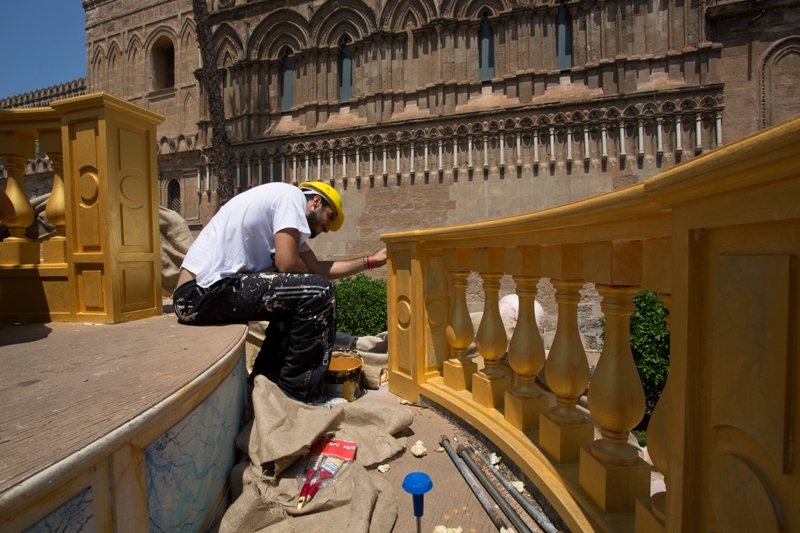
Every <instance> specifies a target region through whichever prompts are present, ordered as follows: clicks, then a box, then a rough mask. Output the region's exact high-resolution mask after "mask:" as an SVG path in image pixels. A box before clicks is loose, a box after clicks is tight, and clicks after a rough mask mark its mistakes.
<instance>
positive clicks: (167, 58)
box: [150, 36, 175, 91]
mask: <svg viewBox="0 0 800 533" xmlns="http://www.w3.org/2000/svg"><path fill="white" fill-rule="evenodd" d="M150 79H151V80H152V85H153V90H154V91H158V90H161V89H169V88H171V87H175V45H173V44H172V40H170V38H169V37H167V36H162V37H159V38H158V39H157V40H156V42H155V43H153V49H152V52H151V53H150Z"/></svg>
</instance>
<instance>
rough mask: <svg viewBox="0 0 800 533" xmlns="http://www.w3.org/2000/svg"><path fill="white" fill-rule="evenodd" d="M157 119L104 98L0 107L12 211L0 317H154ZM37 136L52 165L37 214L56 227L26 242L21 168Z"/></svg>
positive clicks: (28, 211)
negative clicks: (47, 195)
mask: <svg viewBox="0 0 800 533" xmlns="http://www.w3.org/2000/svg"><path fill="white" fill-rule="evenodd" d="M161 121H163V117H161V116H160V115H158V114H156V113H153V112H151V111H148V110H146V109H143V108H140V107H138V106H135V105H133V104H131V103H129V102H126V101H124V100H122V99H120V98H116V97H114V96H111V95H108V94H105V93H98V94H91V95H84V96H78V97H75V98H68V99H64V100H60V101H56V102H53V103H52V105H51V106H50V107H46V108H36V109H2V110H0V158H2V159H3V161H4V163H5V168H6V171H7V173H8V180H7V182H6V194H7V195H8V196H9V198H10V200H11V203H12V204H13V205H14V208H15V210H16V214H15V216H14V217H13V218H10V219H8V220H3V221H2V222H3V224H4V225H5V226H6V227H7V228H8V229H9V233H10V236H9V237H8V238H6V239H5V240H4V241H3V242H0V299H2V306H0V320H2V321H5V322H47V321H61V322H89V323H107V322H122V321H127V320H134V319H137V318H144V317H148V316H156V315H158V314H160V313H161V307H162V306H161V275H160V269H161V260H160V239H159V234H158V231H159V230H158V188H157V187H158V173H157V163H156V150H155V146H156V126H157V124H159V123H160V122H161ZM37 140H38V141H39V151H40V152H42V153H44V154H47V156H48V157H49V158H50V161H51V165H52V169H53V188H52V190H51V192H50V198H49V199H48V201H47V207H46V210H45V214H46V216H47V218H48V220H49V221H50V222H51V223H52V224H53V225H54V226H55V228H56V230H55V232H54V233H53V234H51V235H49V236H47V237H46V238H44V239H37V240H30V239H29V238H28V237H26V235H25V232H26V229H27V228H28V226H30V225H31V223H32V222H33V221H34V212H33V209H32V207H31V203H30V201H29V199H28V197H27V195H26V194H25V189H24V183H23V179H24V176H23V171H24V168H25V165H26V163H27V161H28V160H29V159H32V158H34V157H35V153H34V146H35V142H36V141H37Z"/></svg>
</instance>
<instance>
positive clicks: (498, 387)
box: [472, 248, 511, 409]
mask: <svg viewBox="0 0 800 533" xmlns="http://www.w3.org/2000/svg"><path fill="white" fill-rule="evenodd" d="M504 253H505V250H504V249H503V248H483V249H480V250H476V251H475V252H474V253H473V266H474V267H475V270H477V271H478V272H479V273H480V276H481V279H482V280H483V293H484V294H483V298H484V299H483V318H482V319H481V324H480V326H478V334H477V336H476V337H475V344H476V345H477V348H478V353H479V354H480V355H481V357H483V361H484V367H483V370H482V371H480V372H478V373H477V374H475V375H474V376H473V378H472V399H473V400H474V401H475V402H476V403H478V404H480V405H482V406H483V407H486V408H487V409H491V408H496V407H500V406H501V405H503V400H504V399H505V392H506V391H507V390H508V389H509V388H510V387H511V378H510V377H508V376H506V373H505V372H504V371H503V369H501V368H500V358H501V357H503V354H505V353H506V350H507V349H508V337H506V330H505V327H504V326H503V320H502V319H501V318H500V305H499V298H498V293H499V291H500V278H502V277H503V269H504V264H503V263H504V259H505V258H504Z"/></svg>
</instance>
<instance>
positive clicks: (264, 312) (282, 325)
mask: <svg viewBox="0 0 800 533" xmlns="http://www.w3.org/2000/svg"><path fill="white" fill-rule="evenodd" d="M173 306H174V308H175V314H176V315H177V316H178V318H179V319H180V320H181V322H184V323H186V324H230V323H244V322H251V321H262V320H268V321H269V327H268V328H267V330H266V335H265V339H264V344H263V345H262V347H261V351H260V352H259V353H258V357H257V358H256V361H255V364H254V367H253V374H263V375H264V376H266V377H267V378H269V379H270V380H272V381H274V382H275V383H277V384H278V386H279V387H280V388H281V390H283V392H285V393H286V394H288V395H289V396H291V397H293V398H296V399H298V400H301V401H309V400H313V399H315V398H316V397H318V396H319V395H321V394H322V389H323V386H324V384H323V378H324V376H325V372H326V371H327V370H328V364H329V363H330V359H331V352H332V351H333V339H334V335H335V327H336V289H335V287H334V286H333V284H332V283H331V282H330V280H328V279H327V278H326V277H324V276H318V275H316V274H282V273H259V274H237V275H235V276H232V277H229V278H224V279H222V280H220V281H218V282H216V283H214V284H213V285H211V286H210V287H208V288H205V289H204V288H202V287H199V286H198V285H197V283H196V282H194V281H190V282H188V283H184V284H183V285H181V286H180V287H178V288H177V289H176V290H175V293H174V295H173Z"/></svg>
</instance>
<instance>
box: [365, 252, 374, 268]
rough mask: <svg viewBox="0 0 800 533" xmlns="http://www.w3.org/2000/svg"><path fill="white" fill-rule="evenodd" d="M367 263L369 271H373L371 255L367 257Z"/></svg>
mask: <svg viewBox="0 0 800 533" xmlns="http://www.w3.org/2000/svg"><path fill="white" fill-rule="evenodd" d="M367 262H368V263H369V269H370V270H373V269H374V268H375V263H373V262H372V256H371V255H368V256H367Z"/></svg>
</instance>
